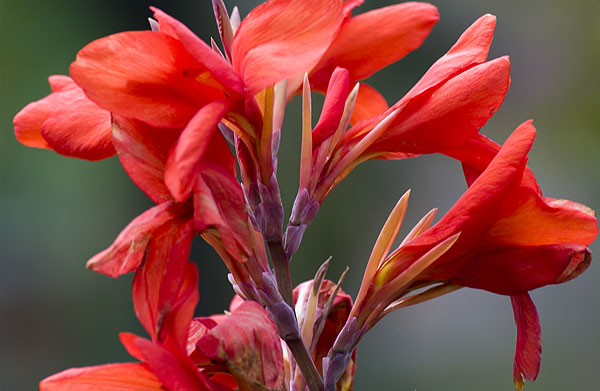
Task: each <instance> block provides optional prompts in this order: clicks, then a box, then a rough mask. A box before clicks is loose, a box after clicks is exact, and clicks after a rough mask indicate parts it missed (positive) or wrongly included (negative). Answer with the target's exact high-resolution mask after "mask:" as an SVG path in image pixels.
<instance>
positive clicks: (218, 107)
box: [165, 101, 230, 202]
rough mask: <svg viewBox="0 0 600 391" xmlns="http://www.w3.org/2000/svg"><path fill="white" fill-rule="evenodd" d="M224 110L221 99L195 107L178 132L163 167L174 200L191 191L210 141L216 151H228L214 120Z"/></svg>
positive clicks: (182, 197) (221, 114)
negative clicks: (181, 129)
mask: <svg viewBox="0 0 600 391" xmlns="http://www.w3.org/2000/svg"><path fill="white" fill-rule="evenodd" d="M227 110H228V106H227V104H226V103H225V102H223V101H217V102H212V103H209V104H207V105H206V106H204V107H203V108H202V109H200V111H198V113H197V114H196V115H195V116H194V117H193V118H192V119H191V120H190V122H189V123H188V125H187V126H186V127H185V129H184V130H183V132H182V133H181V136H180V137H179V140H177V144H176V145H175V148H174V149H173V150H172V151H171V153H170V154H169V158H168V160H167V164H166V168H165V183H166V185H167V187H168V188H169V190H170V191H171V194H173V197H174V198H175V200H177V201H179V202H181V201H184V200H185V199H186V198H187V197H188V196H189V194H190V193H191V191H192V187H193V185H194V179H195V178H196V175H197V174H198V169H199V166H200V164H201V162H202V158H203V155H204V154H205V152H206V151H207V149H208V147H209V146H210V145H212V146H213V147H215V146H219V147H220V148H219V152H222V153H226V154H230V152H229V148H228V147H227V145H226V143H225V140H224V139H223V137H222V136H221V134H220V133H219V132H216V130H217V124H218V123H219V122H220V121H221V119H222V118H223V117H224V116H225V113H227ZM216 139H220V140H221V141H220V142H219V140H216ZM217 143H218V144H217Z"/></svg>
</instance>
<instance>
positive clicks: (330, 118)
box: [312, 68, 350, 148]
mask: <svg viewBox="0 0 600 391" xmlns="http://www.w3.org/2000/svg"><path fill="white" fill-rule="evenodd" d="M349 87H350V79H349V76H348V71H347V70H346V69H343V68H337V69H336V70H335V71H334V72H333V74H332V75H331V79H330V80H329V86H328V87H327V93H326V94H325V102H323V110H322V111H321V116H320V117H319V122H318V123H317V125H316V126H315V128H314V129H313V131H312V145H313V148H314V147H316V146H318V145H319V144H321V143H322V142H323V141H324V140H326V139H327V138H329V137H330V136H331V135H332V134H333V133H335V130H336V129H337V127H338V125H339V123H340V120H341V119H342V114H343V113H344V106H345V104H346V98H347V97H348V89H349Z"/></svg>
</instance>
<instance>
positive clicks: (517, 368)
mask: <svg viewBox="0 0 600 391" xmlns="http://www.w3.org/2000/svg"><path fill="white" fill-rule="evenodd" d="M510 302H511V303H512V307H513V312H514V315H515V323H516V324H517V343H516V347H515V360H514V363H513V381H514V383H515V385H516V386H517V388H518V389H519V391H521V390H522V389H523V382H524V379H523V378H525V379H527V380H529V381H534V380H535V379H536V378H537V375H538V373H539V371H540V360H541V356H542V335H541V328H540V320H539V318H538V314H537V310H536V309H535V304H533V301H532V300H531V297H529V294H528V293H526V292H525V293H521V294H518V295H515V296H511V297H510Z"/></svg>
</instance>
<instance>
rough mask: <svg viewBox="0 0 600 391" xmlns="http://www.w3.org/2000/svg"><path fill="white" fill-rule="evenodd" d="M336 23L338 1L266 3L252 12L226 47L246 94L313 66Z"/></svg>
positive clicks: (339, 9) (277, 0) (339, 12)
mask: <svg viewBox="0 0 600 391" xmlns="http://www.w3.org/2000/svg"><path fill="white" fill-rule="evenodd" d="M341 22H342V4H341V2H340V1H339V0H292V1H290V0H270V1H267V2H266V3H263V4H261V5H259V6H258V7H256V8H254V9H253V10H252V11H251V12H250V13H249V14H248V16H246V18H244V20H243V21H242V23H241V25H240V27H239V29H238V30H237V32H236V34H235V36H234V37H233V42H232V45H231V53H232V58H233V65H234V67H235V69H236V70H237V71H238V72H239V74H240V75H242V78H243V80H244V84H245V86H246V90H247V93H248V94H249V95H250V96H253V95H255V94H256V93H257V92H259V91H260V90H262V89H264V88H266V87H268V86H271V85H273V84H275V83H276V82H278V81H280V80H284V79H288V78H291V77H293V76H296V75H297V74H299V73H303V72H306V71H309V70H310V69H311V68H313V67H314V65H315V64H316V63H317V61H319V58H320V57H321V56H322V55H323V53H324V52H325V50H327V48H328V47H329V45H330V44H331V40H332V39H333V37H334V36H335V34H336V33H337V31H338V29H339V26H340V24H341Z"/></svg>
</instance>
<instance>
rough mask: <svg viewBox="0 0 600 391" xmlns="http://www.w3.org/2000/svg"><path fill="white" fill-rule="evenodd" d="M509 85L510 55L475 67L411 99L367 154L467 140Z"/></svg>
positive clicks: (436, 149)
mask: <svg viewBox="0 0 600 391" xmlns="http://www.w3.org/2000/svg"><path fill="white" fill-rule="evenodd" d="M509 85H510V61H509V60H508V57H500V58H498V59H495V60H492V61H489V62H486V63H483V64H480V65H477V66H475V67H472V68H470V69H468V70H466V71H465V72H462V73H460V74H459V75H457V76H455V77H453V78H451V79H450V80H448V81H447V82H446V83H444V84H442V85H441V86H440V87H439V88H437V89H436V90H435V93H433V94H431V95H430V94H422V95H420V96H419V97H417V98H415V99H412V100H410V101H408V103H407V104H406V106H404V108H401V109H400V110H401V113H400V115H398V117H397V118H396V120H395V121H394V123H393V124H392V125H390V128H389V129H388V130H387V131H386V132H384V134H383V135H382V136H381V137H380V138H379V139H378V140H377V141H376V142H374V143H373V145H372V146H371V147H370V148H369V149H368V150H367V153H369V152H379V151H381V152H404V153H434V152H439V151H441V150H444V149H447V148H451V147H453V146H457V145H460V144H463V143H464V142H465V141H467V140H469V139H470V138H472V137H473V136H474V135H476V134H477V132H479V129H480V128H481V127H482V126H483V125H484V124H485V123H486V122H487V121H488V119H489V118H490V117H491V116H492V115H493V114H494V113H495V112H496V110H498V108H499V107H500V105H501V104H502V102H503V101H504V96H505V95H506V92H507V91H508V87H509Z"/></svg>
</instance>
